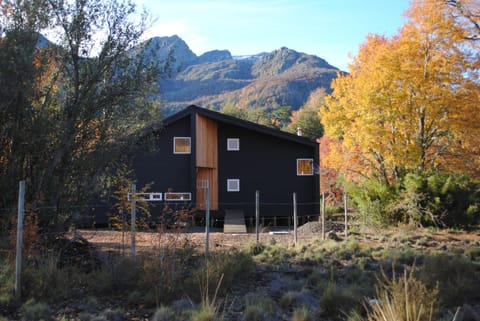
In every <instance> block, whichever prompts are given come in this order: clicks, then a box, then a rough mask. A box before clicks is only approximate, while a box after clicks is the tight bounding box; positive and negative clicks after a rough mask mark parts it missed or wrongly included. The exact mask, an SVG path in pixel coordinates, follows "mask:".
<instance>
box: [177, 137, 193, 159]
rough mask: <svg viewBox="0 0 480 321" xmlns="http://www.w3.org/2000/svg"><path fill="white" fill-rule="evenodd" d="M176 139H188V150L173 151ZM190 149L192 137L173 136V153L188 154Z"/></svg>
mask: <svg viewBox="0 0 480 321" xmlns="http://www.w3.org/2000/svg"><path fill="white" fill-rule="evenodd" d="M177 139H188V142H189V149H188V152H177V151H175V146H176V142H177ZM191 151H192V139H191V138H190V137H177V136H176V137H173V153H174V154H177V155H182V154H183V155H186V154H190V153H191Z"/></svg>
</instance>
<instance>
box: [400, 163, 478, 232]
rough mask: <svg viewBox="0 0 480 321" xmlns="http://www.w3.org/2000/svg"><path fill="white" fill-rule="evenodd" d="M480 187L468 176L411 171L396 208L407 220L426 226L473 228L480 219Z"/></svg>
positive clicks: (405, 220) (403, 218)
mask: <svg viewBox="0 0 480 321" xmlns="http://www.w3.org/2000/svg"><path fill="white" fill-rule="evenodd" d="M479 188H480V185H479V184H478V183H474V182H473V181H472V180H471V179H470V178H468V177H467V176H466V175H460V174H449V173H443V172H424V173H420V174H416V173H409V174H407V175H406V176H405V178H404V179H403V181H402V186H401V191H400V193H399V199H398V201H397V202H396V204H395V206H393V207H392V210H393V211H395V212H397V213H398V215H400V216H401V217H402V220H403V221H404V222H411V223H412V222H413V223H415V224H418V225H422V226H432V225H435V226H440V225H443V226H446V227H463V228H465V227H469V226H471V225H473V224H476V223H478V221H479V220H478V219H479V214H480V189H479Z"/></svg>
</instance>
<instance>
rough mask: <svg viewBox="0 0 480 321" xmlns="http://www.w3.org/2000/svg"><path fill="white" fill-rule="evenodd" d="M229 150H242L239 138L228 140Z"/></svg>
mask: <svg viewBox="0 0 480 321" xmlns="http://www.w3.org/2000/svg"><path fill="white" fill-rule="evenodd" d="M227 150H229V151H238V150H240V139H239V138H227Z"/></svg>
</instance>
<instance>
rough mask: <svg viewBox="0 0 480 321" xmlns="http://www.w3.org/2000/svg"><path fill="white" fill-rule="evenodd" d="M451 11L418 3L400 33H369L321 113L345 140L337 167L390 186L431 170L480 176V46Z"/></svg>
mask: <svg viewBox="0 0 480 321" xmlns="http://www.w3.org/2000/svg"><path fill="white" fill-rule="evenodd" d="M477 5H478V3H477ZM450 10H451V7H450V6H449V5H448V4H447V3H446V2H445V1H441V0H429V1H420V0H416V1H413V2H412V5H411V8H410V9H409V11H408V12H407V18H408V19H407V22H406V23H405V24H404V26H403V27H402V28H401V29H400V30H399V32H398V34H397V35H395V36H393V37H391V38H387V37H384V36H378V35H369V36H368V37H367V39H366V41H365V43H364V44H362V45H361V46H360V48H359V53H358V55H357V57H355V58H354V60H353V62H352V64H351V65H350V66H349V74H348V75H339V77H338V78H337V79H336V80H335V81H334V82H333V84H332V87H333V93H332V95H330V96H329V97H327V98H326V106H325V108H322V109H321V112H320V113H321V117H322V120H323V123H324V125H325V131H326V135H327V136H329V137H331V138H333V139H337V140H338V141H339V145H338V146H336V147H335V148H333V149H332V150H331V153H333V155H331V156H328V157H326V159H325V161H326V162H327V164H328V165H329V166H330V167H332V168H335V169H338V170H342V171H343V172H344V173H345V174H346V175H352V174H354V173H356V174H357V175H362V176H367V177H369V178H377V179H379V180H381V181H382V182H384V183H385V184H386V185H391V184H392V183H393V182H395V181H396V179H397V178H399V177H402V176H403V175H404V174H405V173H406V172H409V171H417V170H420V171H423V170H428V169H442V170H447V171H462V172H468V173H470V174H473V175H476V176H477V177H478V175H479V173H480V162H479V157H478V155H479V154H478V152H479V150H478V146H479V144H480V126H478V124H479V121H480V106H479V104H478V101H479V91H480V86H479V85H480V84H479V82H478V63H479V57H478V54H476V51H474V50H472V49H474V47H475V46H476V45H477V44H476V43H475V42H471V41H469V40H468V39H466V37H465V29H464V28H462V26H463V25H461V24H459V23H458V19H456V18H455V16H453V15H451V14H448V12H449V11H450ZM346 165H347V166H348V168H345V166H346Z"/></svg>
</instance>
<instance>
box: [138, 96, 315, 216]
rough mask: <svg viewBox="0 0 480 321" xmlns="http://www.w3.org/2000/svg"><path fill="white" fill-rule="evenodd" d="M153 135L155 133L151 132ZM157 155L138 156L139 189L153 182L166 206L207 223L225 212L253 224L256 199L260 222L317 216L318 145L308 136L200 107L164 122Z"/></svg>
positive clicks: (190, 108) (157, 138) (157, 131)
mask: <svg viewBox="0 0 480 321" xmlns="http://www.w3.org/2000/svg"><path fill="white" fill-rule="evenodd" d="M152 131H153V130H152ZM154 134H155V135H154V136H155V142H154V144H155V145H156V152H155V153H151V154H148V155H142V156H138V157H136V159H135V160H134V170H135V173H136V178H137V186H139V187H141V186H143V185H145V184H149V183H153V185H152V187H151V191H152V192H158V193H161V194H159V197H161V198H162V200H163V201H165V202H171V203H174V202H184V203H185V202H186V203H189V204H191V206H192V207H193V208H194V209H196V210H197V216H198V217H201V216H202V215H204V211H205V210H206V206H207V204H206V187H207V185H208V188H209V194H210V197H209V207H210V211H211V213H212V216H213V218H215V219H218V220H220V221H221V220H223V218H224V216H225V212H226V211H228V210H240V211H242V212H243V214H244V216H245V218H246V219H247V223H248V218H252V217H255V193H256V191H259V195H260V197H259V200H260V202H259V203H260V208H259V213H260V216H261V217H263V218H273V217H276V218H281V217H284V218H285V217H291V216H292V213H293V201H292V198H293V196H292V195H293V193H296V198H297V213H298V215H299V216H310V215H311V216H315V215H318V213H319V206H318V200H319V175H318V171H317V170H316V169H317V168H318V164H319V159H318V157H319V153H318V144H317V143H316V142H315V141H312V140H310V139H309V138H306V137H301V136H298V135H294V134H290V133H286V132H283V131H279V130H276V129H272V128H269V127H266V126H262V125H258V124H255V123H252V122H248V121H245V120H241V119H238V118H236V117H232V116H228V115H224V114H221V113H218V112H215V111H212V110H208V109H205V108H201V107H198V106H193V105H192V106H189V107H187V108H186V109H183V110H182V111H180V112H178V113H176V114H174V115H172V116H170V117H168V118H166V119H164V120H163V122H162V126H161V129H159V130H155V133H154Z"/></svg>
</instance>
